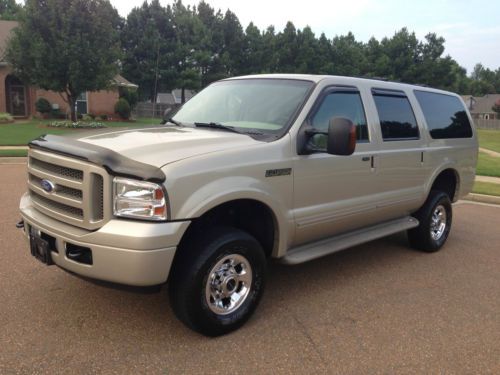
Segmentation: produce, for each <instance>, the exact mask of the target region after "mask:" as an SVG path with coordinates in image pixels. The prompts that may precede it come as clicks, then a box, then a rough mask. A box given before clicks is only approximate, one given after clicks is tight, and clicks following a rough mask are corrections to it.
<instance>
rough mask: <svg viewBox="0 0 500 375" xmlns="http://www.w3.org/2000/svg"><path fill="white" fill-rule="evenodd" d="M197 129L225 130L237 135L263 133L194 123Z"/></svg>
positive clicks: (213, 124)
mask: <svg viewBox="0 0 500 375" xmlns="http://www.w3.org/2000/svg"><path fill="white" fill-rule="evenodd" d="M194 124H195V125H196V127H197V128H211V129H221V130H227V131H230V132H233V133H238V134H247V135H262V134H263V133H261V132H257V131H252V130H236V129H235V128H234V126H228V125H223V124H221V123H219V122H195V123H194Z"/></svg>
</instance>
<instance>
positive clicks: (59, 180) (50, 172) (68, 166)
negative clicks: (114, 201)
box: [28, 149, 111, 230]
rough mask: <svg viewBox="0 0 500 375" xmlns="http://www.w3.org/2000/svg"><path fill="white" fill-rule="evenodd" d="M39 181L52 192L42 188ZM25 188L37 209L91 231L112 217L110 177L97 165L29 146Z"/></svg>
mask: <svg viewBox="0 0 500 375" xmlns="http://www.w3.org/2000/svg"><path fill="white" fill-rule="evenodd" d="M42 180H49V181H50V182H51V183H52V184H53V186H54V189H53V191H50V192H47V191H45V190H44V188H43V186H42ZM28 187H29V192H30V196H31V199H32V202H33V205H34V206H35V208H36V209H38V210H39V211H41V212H43V213H45V214H46V215H48V216H51V217H53V218H55V219H59V220H61V221H64V222H66V223H69V224H72V225H75V226H78V227H81V228H85V229H89V230H93V229H97V228H99V227H101V226H102V225H104V223H105V221H106V220H107V219H109V218H110V216H111V212H110V211H111V207H110V206H111V205H110V203H109V202H110V199H111V186H110V178H109V176H108V174H107V173H106V171H105V170H104V169H103V168H100V167H98V166H96V165H93V164H90V163H85V162H83V161H80V160H78V159H71V158H67V157H64V156H59V155H55V154H51V153H48V152H44V151H39V150H34V149H30V152H29V158H28Z"/></svg>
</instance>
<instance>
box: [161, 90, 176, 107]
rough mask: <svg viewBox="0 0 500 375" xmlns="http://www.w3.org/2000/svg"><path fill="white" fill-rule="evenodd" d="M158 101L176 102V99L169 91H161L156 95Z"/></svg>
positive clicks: (165, 102) (164, 102) (163, 102)
mask: <svg viewBox="0 0 500 375" xmlns="http://www.w3.org/2000/svg"><path fill="white" fill-rule="evenodd" d="M156 103H162V104H175V99H174V96H173V95H172V94H171V93H169V92H159V93H158V95H156Z"/></svg>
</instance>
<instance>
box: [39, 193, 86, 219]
mask: <svg viewBox="0 0 500 375" xmlns="http://www.w3.org/2000/svg"><path fill="white" fill-rule="evenodd" d="M31 199H32V200H33V201H34V202H35V203H38V204H40V205H42V206H44V207H47V208H48V209H49V210H52V211H55V212H64V214H65V215H68V216H71V217H74V218H75V219H78V220H82V219H83V210H82V209H81V208H76V207H71V206H68V205H66V204H64V203H59V202H55V201H52V200H50V199H48V198H46V197H44V196H42V195H40V194H38V193H35V192H34V191H31Z"/></svg>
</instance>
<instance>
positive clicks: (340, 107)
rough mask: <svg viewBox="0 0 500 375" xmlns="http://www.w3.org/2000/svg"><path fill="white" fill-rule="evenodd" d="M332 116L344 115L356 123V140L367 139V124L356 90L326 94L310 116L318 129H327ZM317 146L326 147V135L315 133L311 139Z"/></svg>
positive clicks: (313, 124)
mask: <svg viewBox="0 0 500 375" xmlns="http://www.w3.org/2000/svg"><path fill="white" fill-rule="evenodd" d="M332 117H345V118H348V119H349V120H351V121H352V122H353V123H354V125H356V135H357V140H358V142H363V141H365V142H366V141H368V125H367V124H366V117H365V111H364V109H363V103H362V101H361V96H360V95H359V92H357V91H338V92H337V91H335V92H332V93H330V94H328V95H327V96H326V97H325V98H324V99H323V102H322V103H321V105H320V107H319V108H318V110H317V111H316V113H315V114H314V116H313V118H312V126H313V127H314V128H316V129H318V130H322V131H325V132H326V131H328V124H329V121H330V119H331V118H332ZM311 141H312V143H313V145H314V146H315V147H317V148H325V147H326V136H325V135H321V134H317V135H315V136H314V137H312V139H311Z"/></svg>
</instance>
